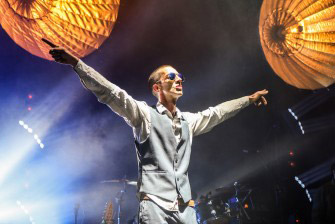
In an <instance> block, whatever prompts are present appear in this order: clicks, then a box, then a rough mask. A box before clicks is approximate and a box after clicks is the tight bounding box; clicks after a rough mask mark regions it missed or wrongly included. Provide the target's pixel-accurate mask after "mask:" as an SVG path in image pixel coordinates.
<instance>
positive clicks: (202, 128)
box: [186, 90, 268, 136]
mask: <svg viewBox="0 0 335 224" xmlns="http://www.w3.org/2000/svg"><path fill="white" fill-rule="evenodd" d="M266 94H268V91H267V90H261V91H257V92H255V93H254V94H252V95H250V96H245V97H241V98H238V99H235V100H230V101H227V102H223V103H221V104H219V105H217V106H215V107H209V108H208V109H207V110H204V111H201V112H198V113H186V116H187V118H188V119H187V120H188V122H189V125H190V129H191V132H192V133H193V135H194V136H196V135H200V134H204V133H206V132H209V131H210V130H212V129H213V128H214V127H215V126H216V125H218V124H220V123H221V122H223V121H225V120H227V119H229V118H231V117H233V116H235V115H236V114H237V113H238V112H239V111H241V110H242V109H243V108H245V107H247V106H248V105H250V104H251V103H254V104H255V105H256V106H261V105H267V101H266V99H265V97H264V96H265V95H266Z"/></svg>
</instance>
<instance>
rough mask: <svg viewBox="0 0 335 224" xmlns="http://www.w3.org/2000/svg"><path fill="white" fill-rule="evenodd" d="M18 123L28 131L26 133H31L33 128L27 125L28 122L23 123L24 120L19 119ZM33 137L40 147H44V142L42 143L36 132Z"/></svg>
mask: <svg viewBox="0 0 335 224" xmlns="http://www.w3.org/2000/svg"><path fill="white" fill-rule="evenodd" d="M19 124H20V125H23V128H24V129H26V130H27V131H28V133H30V134H33V129H32V128H30V127H29V126H28V124H25V123H24V121H22V120H20V121H19ZM34 139H35V140H36V142H37V144H39V146H40V148H42V149H43V148H44V144H43V143H42V140H41V139H40V138H39V137H38V135H37V134H34Z"/></svg>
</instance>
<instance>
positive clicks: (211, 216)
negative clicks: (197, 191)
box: [195, 199, 229, 224]
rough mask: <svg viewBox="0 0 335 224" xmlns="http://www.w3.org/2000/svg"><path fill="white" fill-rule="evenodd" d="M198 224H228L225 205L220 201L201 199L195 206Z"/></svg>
mask: <svg viewBox="0 0 335 224" xmlns="http://www.w3.org/2000/svg"><path fill="white" fill-rule="evenodd" d="M195 209H196V214H197V221H198V223H199V224H228V223H229V217H228V215H227V211H226V210H227V209H226V205H225V203H224V202H223V201H222V200H221V199H203V200H200V201H199V202H198V203H197V204H196V205H195Z"/></svg>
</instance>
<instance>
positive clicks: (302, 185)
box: [294, 176, 312, 202]
mask: <svg viewBox="0 0 335 224" xmlns="http://www.w3.org/2000/svg"><path fill="white" fill-rule="evenodd" d="M294 179H295V180H296V181H297V183H298V184H299V185H300V186H301V187H302V188H303V189H305V187H306V186H305V184H304V183H303V182H302V181H301V180H300V179H299V177H297V176H295V177H294ZM305 193H306V196H307V198H308V200H309V201H310V202H312V198H311V195H310V194H309V191H308V190H307V189H305Z"/></svg>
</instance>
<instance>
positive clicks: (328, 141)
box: [0, 0, 335, 223]
mask: <svg viewBox="0 0 335 224" xmlns="http://www.w3.org/2000/svg"><path fill="white" fill-rule="evenodd" d="M261 4H262V1H259V0H253V1H249V0H243V1H233V0H206V1H199V0H169V1H163V0H145V1H138V0H131V1H121V6H120V10H119V17H118V20H117V22H116V25H115V27H114V29H113V32H112V34H111V36H110V37H109V38H108V39H107V40H106V41H105V43H104V44H103V45H102V46H101V47H100V49H98V50H97V51H95V52H94V53H92V54H91V55H89V56H87V57H86V58H83V61H84V62H85V63H87V64H89V65H90V66H92V67H93V68H95V69H96V70H97V71H99V72H100V73H101V74H103V75H104V76H105V77H106V78H107V79H109V80H110V81H111V82H113V83H115V84H116V85H118V86H120V87H121V88H123V89H125V90H126V91H127V92H128V93H129V94H130V95H131V96H133V97H134V98H135V99H137V100H144V101H146V102H147V103H148V104H149V105H151V104H155V102H156V99H155V98H154V97H153V96H152V95H151V93H150V92H149V90H148V88H147V78H148V76H149V74H150V73H151V72H152V71H153V70H154V69H155V68H157V67H158V66H160V65H162V64H170V65H172V66H174V67H175V68H176V69H177V70H178V71H179V72H181V73H182V74H184V75H185V76H186V79H187V81H186V82H185V83H184V96H183V97H182V98H181V99H180V100H179V101H178V108H179V109H180V110H182V111H190V112H197V111H200V110H203V109H206V108H208V107H209V106H214V105H216V104H219V103H221V102H223V101H227V100H231V99H234V98H238V97H242V96H245V95H250V94H252V93H254V92H255V91H257V90H261V89H264V88H266V89H268V90H269V94H268V95H267V100H268V102H269V104H268V106H266V107H261V108H257V107H255V106H254V105H251V106H249V107H248V108H246V109H244V110H243V111H241V112H240V113H239V114H238V115H237V116H236V117H234V118H232V119H230V120H228V121H226V122H224V123H223V124H221V125H219V126H218V127H216V128H215V129H214V130H212V131H211V132H210V133H207V134H204V135H202V136H199V137H196V138H195V139H194V142H193V148H192V157H191V164H190V168H189V176H190V181H191V186H192V190H193V191H194V192H195V193H197V195H198V196H200V195H205V194H206V193H207V192H209V191H211V190H214V189H216V188H219V187H223V186H229V185H231V184H233V183H234V182H235V181H238V182H241V185H248V186H249V187H252V188H254V189H255V191H254V192H255V193H254V197H255V198H256V199H255V200H256V201H257V198H258V199H259V200H258V201H262V202H259V204H264V205H266V207H267V208H268V210H269V212H268V214H271V217H272V219H275V220H276V221H278V222H279V223H289V220H290V217H291V218H292V217H297V218H299V219H302V220H303V221H304V222H306V223H308V221H307V220H308V212H306V211H308V209H309V208H310V203H309V202H308V201H307V198H306V195H305V194H304V193H303V191H302V189H300V187H299V186H298V185H297V183H296V182H295V181H294V176H296V175H300V174H302V173H304V172H305V171H307V170H309V169H311V168H313V167H315V166H317V165H319V164H322V163H323V162H325V161H328V160H329V159H332V158H333V156H334V146H335V143H334V136H335V135H334V128H328V129H322V130H320V131H317V132H314V133H306V134H305V135H302V134H301V132H300V130H299V128H298V124H297V121H295V120H294V119H293V117H292V116H291V115H290V114H289V113H288V108H289V107H292V106H294V105H296V104H297V103H299V102H300V101H301V100H303V99H305V98H306V97H307V96H309V95H311V94H315V92H313V91H308V90H299V89H297V88H295V87H292V86H289V85H287V84H286V83H284V82H283V81H282V80H281V79H280V78H279V77H278V76H276V74H275V73H274V72H273V71H272V69H271V67H270V66H269V64H268V63H267V61H266V59H265V56H264V54H263V51H262V48H261V45H260V40H259V33H258V23H259V13H260V8H261ZM0 60H1V62H0V94H1V96H2V97H1V101H0V121H1V126H3V127H6V128H4V129H3V130H15V129H13V128H11V125H14V126H15V125H16V126H17V120H19V119H22V117H25V118H26V119H28V120H29V119H30V121H31V122H32V123H34V122H35V123H36V121H37V120H38V121H39V125H36V126H37V127H43V126H44V124H50V127H49V128H48V129H47V130H46V131H45V132H43V142H44V143H45V146H46V147H45V150H43V153H41V152H40V150H39V149H38V147H37V146H36V147H35V149H34V150H33V151H32V152H31V155H30V156H29V159H26V160H24V164H25V165H24V169H27V170H29V169H32V168H31V167H35V166H34V165H36V164H39V165H38V166H37V165H36V167H35V171H33V172H35V175H34V178H35V179H36V178H37V179H38V178H39V175H38V172H39V171H40V169H43V167H44V168H46V167H48V168H50V167H51V165H50V166H45V165H44V164H45V161H50V162H51V163H52V164H54V165H53V166H54V167H53V168H50V169H51V170H50V173H48V175H47V176H48V178H51V179H52V180H54V179H53V177H54V174H55V173H57V174H58V175H57V176H59V178H60V179H62V180H64V179H66V181H65V182H66V184H64V182H63V181H62V183H60V182H58V181H57V180H58V179H57V180H56V182H55V184H56V185H58V184H62V185H63V184H64V186H63V191H62V192H63V193H64V192H66V193H67V194H68V195H70V196H73V198H74V199H73V200H72V201H71V203H70V202H69V203H67V206H68V207H69V209H67V210H64V211H62V212H61V215H62V217H63V216H64V217H65V218H64V219H63V220H67V221H64V222H63V223H71V221H69V220H73V206H74V204H75V203H80V209H81V210H83V212H81V211H80V212H79V213H80V216H81V217H80V218H81V220H84V221H83V223H97V222H99V220H100V217H101V215H102V212H103V206H104V203H105V202H106V201H107V200H110V199H113V198H114V197H115V196H116V195H117V192H118V191H119V190H120V189H121V185H119V184H100V183H99V182H100V181H101V180H108V179H120V178H123V177H124V176H125V175H126V177H127V178H128V179H132V180H135V179H136V178H137V162H136V156H135V151H134V145H133V135H132V130H131V128H129V127H128V126H127V124H126V123H125V122H124V121H123V119H122V118H120V117H118V116H117V115H116V114H114V113H113V112H112V111H110V109H109V108H108V107H106V106H105V105H103V104H100V103H99V102H97V100H96V98H95V96H94V95H93V94H91V93H90V92H88V91H86V90H85V89H84V88H82V86H81V83H80V82H79V79H78V78H77V76H76V74H75V73H74V72H73V71H72V69H71V67H68V66H63V65H60V64H57V63H54V62H50V61H46V60H44V59H41V58H38V57H36V56H33V55H31V54H30V53H28V52H27V51H25V50H23V49H22V48H20V47H19V46H18V45H16V44H15V43H14V42H13V41H12V40H11V39H10V37H9V36H8V35H7V34H6V32H5V31H4V30H2V29H1V30H0ZM328 92H329V94H334V93H333V91H332V90H329V91H328ZM28 94H32V95H33V99H31V100H28V99H27V95H28ZM334 103H335V102H334V97H331V98H329V99H328V100H327V101H326V102H324V103H322V104H321V105H319V106H318V107H316V108H315V109H313V110H311V111H310V112H309V113H308V114H306V115H305V119H307V118H308V119H310V118H316V117H320V116H324V115H329V114H332V113H334V111H335V110H334ZM28 106H32V111H27V107H28ZM32 114H34V116H33V115H32ZM36 117H37V118H36ZM56 117H57V119H56ZM51 120H52V122H51ZM42 121H43V122H42ZM20 135H23V132H22V133H21V129H20V130H18V131H16V132H14V131H9V132H6V133H5V132H4V131H1V137H0V140H1V139H2V142H6V139H7V140H8V139H9V137H10V138H13V136H20ZM0 150H3V151H4V152H5V150H6V149H5V148H3V149H1V148H0ZM36 151H39V152H38V153H36ZM290 151H292V152H294V156H293V157H292V156H290V155H289V152H290ZM292 161H293V162H294V163H295V165H294V166H293V167H292V166H290V162H292ZM22 163H23V162H22ZM16 169H17V170H19V169H21V168H19V167H18V168H16ZM48 178H46V179H43V181H45V182H46V183H47V182H48ZM32 179H33V178H32ZM9 182H10V179H8V181H7V183H9ZM31 186H32V185H31ZM127 190H128V191H127V195H126V198H125V201H124V207H125V212H124V217H125V218H124V220H126V219H130V218H131V217H132V216H134V215H135V213H136V209H137V199H136V198H135V189H134V188H133V187H132V186H128V187H127ZM257 192H262V194H259V193H257ZM48 194H49V195H54V196H55V197H58V196H57V195H58V194H60V193H59V191H57V193H56V192H55V193H53V191H48ZM113 203H115V202H114V201H113ZM115 208H116V205H115ZM82 213H85V215H84V217H82V215H81V214H82ZM305 216H306V217H305ZM293 219H294V218H293ZM42 222H43V221H42ZM50 223H51V222H50Z"/></svg>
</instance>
